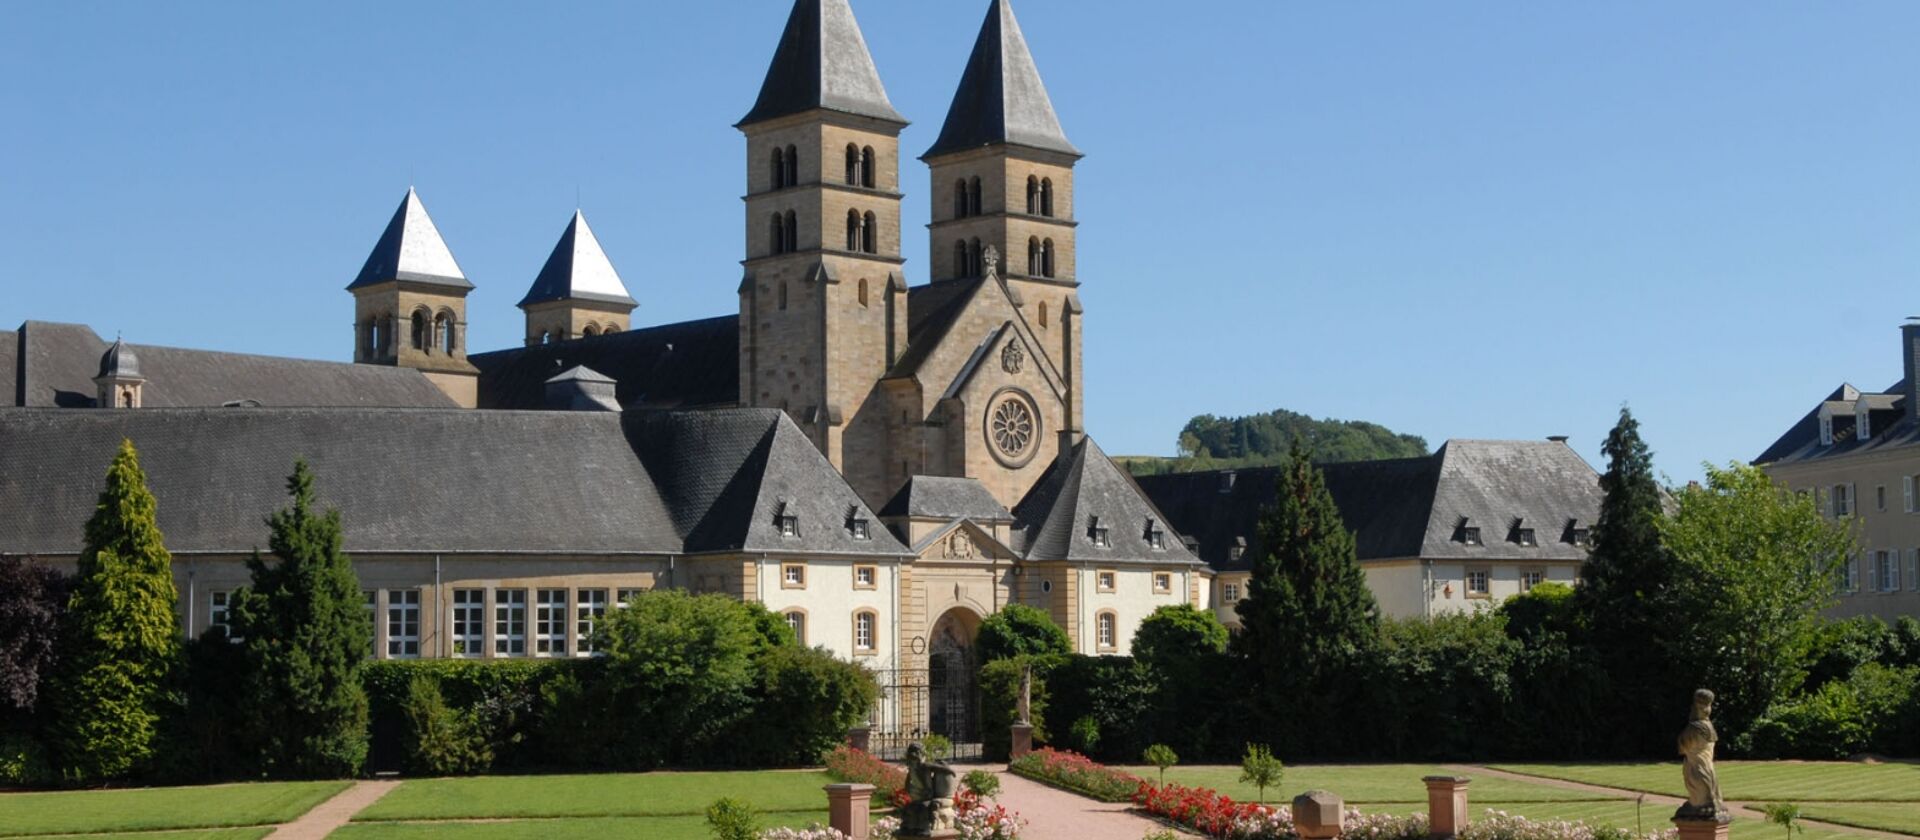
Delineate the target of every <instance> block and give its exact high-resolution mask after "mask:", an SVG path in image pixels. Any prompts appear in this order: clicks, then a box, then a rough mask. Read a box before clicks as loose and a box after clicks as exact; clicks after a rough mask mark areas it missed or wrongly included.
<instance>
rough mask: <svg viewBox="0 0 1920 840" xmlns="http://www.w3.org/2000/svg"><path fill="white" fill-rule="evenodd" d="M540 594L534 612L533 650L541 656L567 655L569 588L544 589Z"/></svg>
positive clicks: (535, 602)
mask: <svg viewBox="0 0 1920 840" xmlns="http://www.w3.org/2000/svg"><path fill="white" fill-rule="evenodd" d="M538 596H539V597H538V598H537V599H536V600H535V601H534V612H533V652H534V653H536V654H539V655H540V656H566V655H567V636H568V635H569V625H570V616H568V615H567V590H565V589H542V590H540V591H539V593H538Z"/></svg>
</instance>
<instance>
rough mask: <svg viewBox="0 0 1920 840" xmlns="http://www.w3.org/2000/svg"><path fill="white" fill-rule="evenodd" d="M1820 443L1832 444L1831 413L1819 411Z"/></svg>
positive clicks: (1822, 444) (1824, 444) (1823, 444)
mask: <svg viewBox="0 0 1920 840" xmlns="http://www.w3.org/2000/svg"><path fill="white" fill-rule="evenodd" d="M1820 445H1821V446H1832V445H1833V415H1831V414H1828V413H1826V412H1824V411H1822V412H1820Z"/></svg>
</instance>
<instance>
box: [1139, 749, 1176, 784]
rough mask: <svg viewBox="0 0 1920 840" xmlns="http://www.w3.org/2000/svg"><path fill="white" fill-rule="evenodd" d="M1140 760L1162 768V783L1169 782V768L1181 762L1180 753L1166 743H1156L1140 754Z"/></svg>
mask: <svg viewBox="0 0 1920 840" xmlns="http://www.w3.org/2000/svg"><path fill="white" fill-rule="evenodd" d="M1140 760H1141V761H1145V762H1146V763H1148V764H1151V765H1153V766H1155V767H1158V768H1160V783H1161V784H1163V785H1164V784H1166V783H1167V768H1169V767H1172V766H1173V765H1175V764H1179V763H1180V755H1179V753H1176V752H1174V751H1173V748H1172V747H1169V746H1167V745H1166V744H1154V745H1153V746H1150V747H1148V748H1147V749H1146V751H1145V752H1143V753H1141V754H1140Z"/></svg>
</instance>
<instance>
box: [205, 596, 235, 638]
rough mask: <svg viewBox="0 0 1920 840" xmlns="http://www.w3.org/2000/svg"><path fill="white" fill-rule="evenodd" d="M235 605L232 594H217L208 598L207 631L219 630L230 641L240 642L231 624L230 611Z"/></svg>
mask: <svg viewBox="0 0 1920 840" xmlns="http://www.w3.org/2000/svg"><path fill="white" fill-rule="evenodd" d="M232 603H233V593H232V592H215V593H213V594H211V595H208V596H207V631H208V632H212V631H214V630H219V631H220V633H221V635H224V636H226V637H227V639H228V640H230V641H235V642H237V641H240V640H239V639H237V638H235V637H234V635H233V625H232V624H231V623H229V620H228V616H229V615H230V614H229V612H228V610H229V609H230V608H231V606H232Z"/></svg>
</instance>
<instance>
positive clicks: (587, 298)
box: [520, 210, 639, 347]
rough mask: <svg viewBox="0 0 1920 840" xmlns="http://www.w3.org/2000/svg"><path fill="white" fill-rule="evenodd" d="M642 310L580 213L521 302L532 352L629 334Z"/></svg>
mask: <svg viewBox="0 0 1920 840" xmlns="http://www.w3.org/2000/svg"><path fill="white" fill-rule="evenodd" d="M636 306H639V304H638V303H637V302H635V301H634V299H633V295H630V294H628V293H627V286H626V284H625V283H622V282H620V273H619V272H617V271H614V270H613V262H612V261H611V260H609V259H607V252H606V251H604V250H601V248H600V240H599V239H598V238H596V237H595V236H594V235H593V229H592V228H590V227H587V217H586V215H585V214H583V213H581V212H580V211H579V210H575V211H573V220H572V221H570V222H568V223H567V229H566V231H565V232H563V233H561V234H560V242H559V243H558V244H556V245H554V246H553V253H552V254H551V255H549V256H548V257H547V264H546V265H545V266H542V267H541V269H540V275H539V276H538V277H535V278H534V280H533V288H531V289H528V290H527V296H526V297H525V298H523V299H522V300H521V301H520V311H522V312H525V313H526V314H527V346H528V347H532V346H534V345H537V344H552V343H554V342H557V341H571V340H573V339H576V338H592V337H594V336H598V335H610V334H613V333H618V332H625V331H627V330H628V329H631V328H632V323H631V320H630V319H631V317H632V315H633V310H634V307H636Z"/></svg>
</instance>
